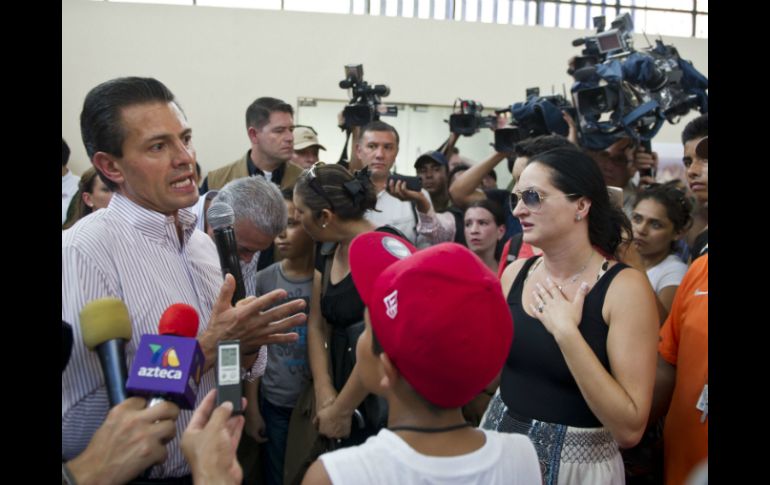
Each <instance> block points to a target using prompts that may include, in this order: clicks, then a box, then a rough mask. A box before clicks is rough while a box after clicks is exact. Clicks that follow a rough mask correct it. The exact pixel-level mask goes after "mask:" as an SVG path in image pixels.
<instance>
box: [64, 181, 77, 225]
mask: <svg viewBox="0 0 770 485" xmlns="http://www.w3.org/2000/svg"><path fill="white" fill-rule="evenodd" d="M78 183H80V177H78V176H77V175H75V174H74V173H72V170H70V171H68V172H67V173H66V174H65V175H62V178H61V223H62V224H64V221H66V220H67V209H68V208H69V206H70V201H71V200H72V196H73V195H75V192H77V191H78Z"/></svg>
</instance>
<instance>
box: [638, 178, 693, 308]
mask: <svg viewBox="0 0 770 485" xmlns="http://www.w3.org/2000/svg"><path fill="white" fill-rule="evenodd" d="M692 207H693V204H692V202H691V201H690V200H689V199H688V197H687V195H686V194H685V193H684V191H683V190H681V189H679V188H677V186H676V182H675V181H672V182H668V183H665V184H655V185H651V186H649V187H648V188H646V189H645V190H643V191H642V192H640V193H639V195H637V197H636V202H635V203H634V209H633V211H632V212H631V225H632V227H633V229H634V245H635V246H636V248H637V250H638V251H639V255H640V256H641V257H642V263H643V264H644V267H645V269H646V271H647V277H648V278H649V279H650V283H651V284H652V288H653V290H655V293H656V294H657V295H658V299H659V300H660V302H661V304H663V307H664V308H665V310H666V313H667V314H668V312H669V310H671V303H672V302H673V301H674V294H675V293H676V289H677V288H679V283H680V282H681V281H682V278H684V274H685V273H686V272H687V265H686V264H685V263H684V262H682V260H681V259H679V258H678V257H677V256H676V255H675V254H674V252H675V251H676V250H677V241H679V240H680V239H681V238H682V237H684V236H685V234H686V233H687V230H688V229H689V228H690V224H691V222H692V217H691V216H690V214H691V212H692Z"/></svg>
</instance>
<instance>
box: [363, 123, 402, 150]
mask: <svg viewBox="0 0 770 485" xmlns="http://www.w3.org/2000/svg"><path fill="white" fill-rule="evenodd" d="M367 131H389V132H391V133H393V134H394V135H396V144H398V143H399V142H400V138H399V136H398V132H397V131H396V129H395V128H393V127H392V126H391V125H389V124H387V123H385V122H384V121H380V120H374V121H370V122H369V123H368V124H367V125H366V126H364V127H363V128H362V129H361V138H360V139H361V140H363V138H364V133H366V132H367Z"/></svg>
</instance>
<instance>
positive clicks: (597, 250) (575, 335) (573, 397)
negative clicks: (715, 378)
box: [482, 148, 658, 484]
mask: <svg viewBox="0 0 770 485" xmlns="http://www.w3.org/2000/svg"><path fill="white" fill-rule="evenodd" d="M511 207H513V208H514V215H515V216H516V217H518V218H519V220H520V221H521V225H522V229H523V233H524V236H523V238H524V241H525V242H527V243H529V244H532V245H535V246H537V247H539V248H541V249H542V251H543V254H542V256H534V257H532V258H529V259H527V260H517V261H514V262H513V263H511V264H510V265H509V266H508V267H507V268H506V270H505V271H504V273H503V276H502V281H501V284H502V288H503V291H504V293H505V294H506V295H508V304H509V306H510V309H511V314H512V317H513V322H514V323H515V329H514V332H515V337H514V340H513V344H512V345H511V350H510V354H509V356H508V359H507V361H506V364H505V366H504V367H503V370H502V373H501V378H500V393H499V394H498V395H496V396H495V398H494V399H493V400H492V402H491V403H490V407H489V409H488V410H487V414H486V415H485V417H484V420H483V424H482V426H483V427H485V428H488V429H496V430H499V431H509V432H518V433H524V434H527V435H528V436H529V437H530V439H531V440H532V442H533V444H534V445H535V449H536V450H537V452H538V458H539V459H540V463H541V468H542V471H543V478H544V481H545V483H546V484H556V483H560V484H563V483H624V469H623V460H622V458H621V455H620V452H619V449H618V447H619V446H620V447H624V448H625V447H630V446H633V445H635V444H636V443H637V442H638V441H639V440H640V438H641V436H642V434H643V432H644V430H645V426H646V424H647V417H648V414H649V411H650V403H651V400H652V389H653V383H654V380H655V365H656V357H657V350H656V345H657V340H658V338H657V332H658V315H657V310H656V304H655V295H654V294H653V292H652V290H651V288H650V285H649V283H648V282H647V281H646V276H645V275H644V274H643V273H641V272H640V271H638V270H635V269H633V268H630V267H628V266H626V265H625V264H623V263H619V262H618V261H617V260H616V252H617V250H618V247H619V246H620V244H621V242H622V237H621V234H623V231H624V230H625V232H626V233H627V234H630V233H631V228H630V227H628V226H629V223H628V221H627V219H625V218H624V216H623V213H622V212H621V211H620V210H619V209H617V208H615V207H613V206H612V205H611V204H610V200H609V196H608V193H607V188H606V186H605V184H604V180H603V178H602V174H601V172H600V170H599V168H598V166H597V165H596V163H595V162H594V161H593V160H592V159H591V158H590V157H588V156H587V155H585V154H584V153H582V152H580V151H579V150H577V149H574V148H558V149H554V150H549V151H547V152H544V153H541V154H538V155H536V156H534V157H533V158H532V159H531V160H530V162H529V164H528V165H527V167H526V168H525V169H524V171H523V172H522V174H521V177H520V178H519V182H518V186H517V190H516V191H514V192H513V193H511Z"/></svg>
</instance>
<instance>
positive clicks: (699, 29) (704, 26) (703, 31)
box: [695, 14, 709, 39]
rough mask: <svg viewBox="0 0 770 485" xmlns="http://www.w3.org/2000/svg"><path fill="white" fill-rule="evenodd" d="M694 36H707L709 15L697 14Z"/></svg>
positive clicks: (704, 37) (706, 37)
mask: <svg viewBox="0 0 770 485" xmlns="http://www.w3.org/2000/svg"><path fill="white" fill-rule="evenodd" d="M695 37H700V38H702V39H708V38H709V16H708V15H700V14H698V15H697V16H696V19H695Z"/></svg>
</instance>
